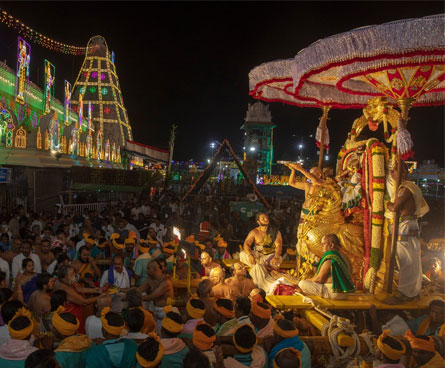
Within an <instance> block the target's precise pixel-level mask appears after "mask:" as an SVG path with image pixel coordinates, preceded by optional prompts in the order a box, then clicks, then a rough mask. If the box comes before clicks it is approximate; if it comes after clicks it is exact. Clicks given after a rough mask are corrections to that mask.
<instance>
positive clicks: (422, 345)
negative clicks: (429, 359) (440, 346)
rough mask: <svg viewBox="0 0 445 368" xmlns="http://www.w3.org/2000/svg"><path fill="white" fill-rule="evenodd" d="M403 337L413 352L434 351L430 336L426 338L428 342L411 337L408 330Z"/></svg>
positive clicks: (411, 334)
mask: <svg viewBox="0 0 445 368" xmlns="http://www.w3.org/2000/svg"><path fill="white" fill-rule="evenodd" d="M403 337H404V338H405V339H407V340H408V341H409V344H410V345H411V349H413V350H425V351H430V352H432V353H434V352H435V351H436V348H435V346H434V340H433V338H432V337H431V336H428V340H424V339H419V338H418V337H416V336H414V335H413V333H412V332H411V330H408V331H406V333H405V336H403Z"/></svg>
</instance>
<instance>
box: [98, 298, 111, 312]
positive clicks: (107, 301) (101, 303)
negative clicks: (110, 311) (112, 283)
mask: <svg viewBox="0 0 445 368" xmlns="http://www.w3.org/2000/svg"><path fill="white" fill-rule="evenodd" d="M105 307H111V296H109V295H101V296H99V297H98V298H97V301H96V308H97V311H98V312H99V313H100V312H102V310H103V309H104V308H105Z"/></svg>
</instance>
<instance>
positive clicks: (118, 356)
mask: <svg viewBox="0 0 445 368" xmlns="http://www.w3.org/2000/svg"><path fill="white" fill-rule="evenodd" d="M100 318H101V320H102V333H103V335H104V337H105V341H104V342H103V343H102V344H101V345H96V346H93V347H92V348H91V349H89V350H88V354H87V358H86V367H87V368H119V367H133V366H134V364H135V359H136V351H137V349H138V346H137V344H136V343H135V342H134V341H133V340H130V339H121V338H119V336H120V335H121V333H122V331H123V330H124V328H125V322H124V319H123V318H122V317H121V316H120V315H119V314H117V313H115V312H111V311H110V308H109V307H105V308H104V309H103V310H102V312H101V316H100Z"/></svg>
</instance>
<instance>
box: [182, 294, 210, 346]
mask: <svg viewBox="0 0 445 368" xmlns="http://www.w3.org/2000/svg"><path fill="white" fill-rule="evenodd" d="M205 312H206V307H205V304H204V302H203V301H202V300H200V299H198V298H195V297H191V298H190V299H189V300H188V301H187V303H186V305H185V310H184V316H183V320H184V322H185V324H184V329H183V330H182V331H181V337H182V335H188V336H187V337H190V338H191V337H192V334H193V331H194V330H195V327H196V324H197V323H199V322H203V321H204V315H205Z"/></svg>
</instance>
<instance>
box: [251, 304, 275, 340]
mask: <svg viewBox="0 0 445 368" xmlns="http://www.w3.org/2000/svg"><path fill="white" fill-rule="evenodd" d="M271 317H272V313H271V308H270V306H269V305H268V304H266V303H255V302H252V309H251V311H250V315H249V319H250V321H251V322H252V324H253V326H254V327H255V331H256V333H257V337H258V338H260V339H264V338H265V337H267V336H273V326H274V321H273V319H272V318H271Z"/></svg>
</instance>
